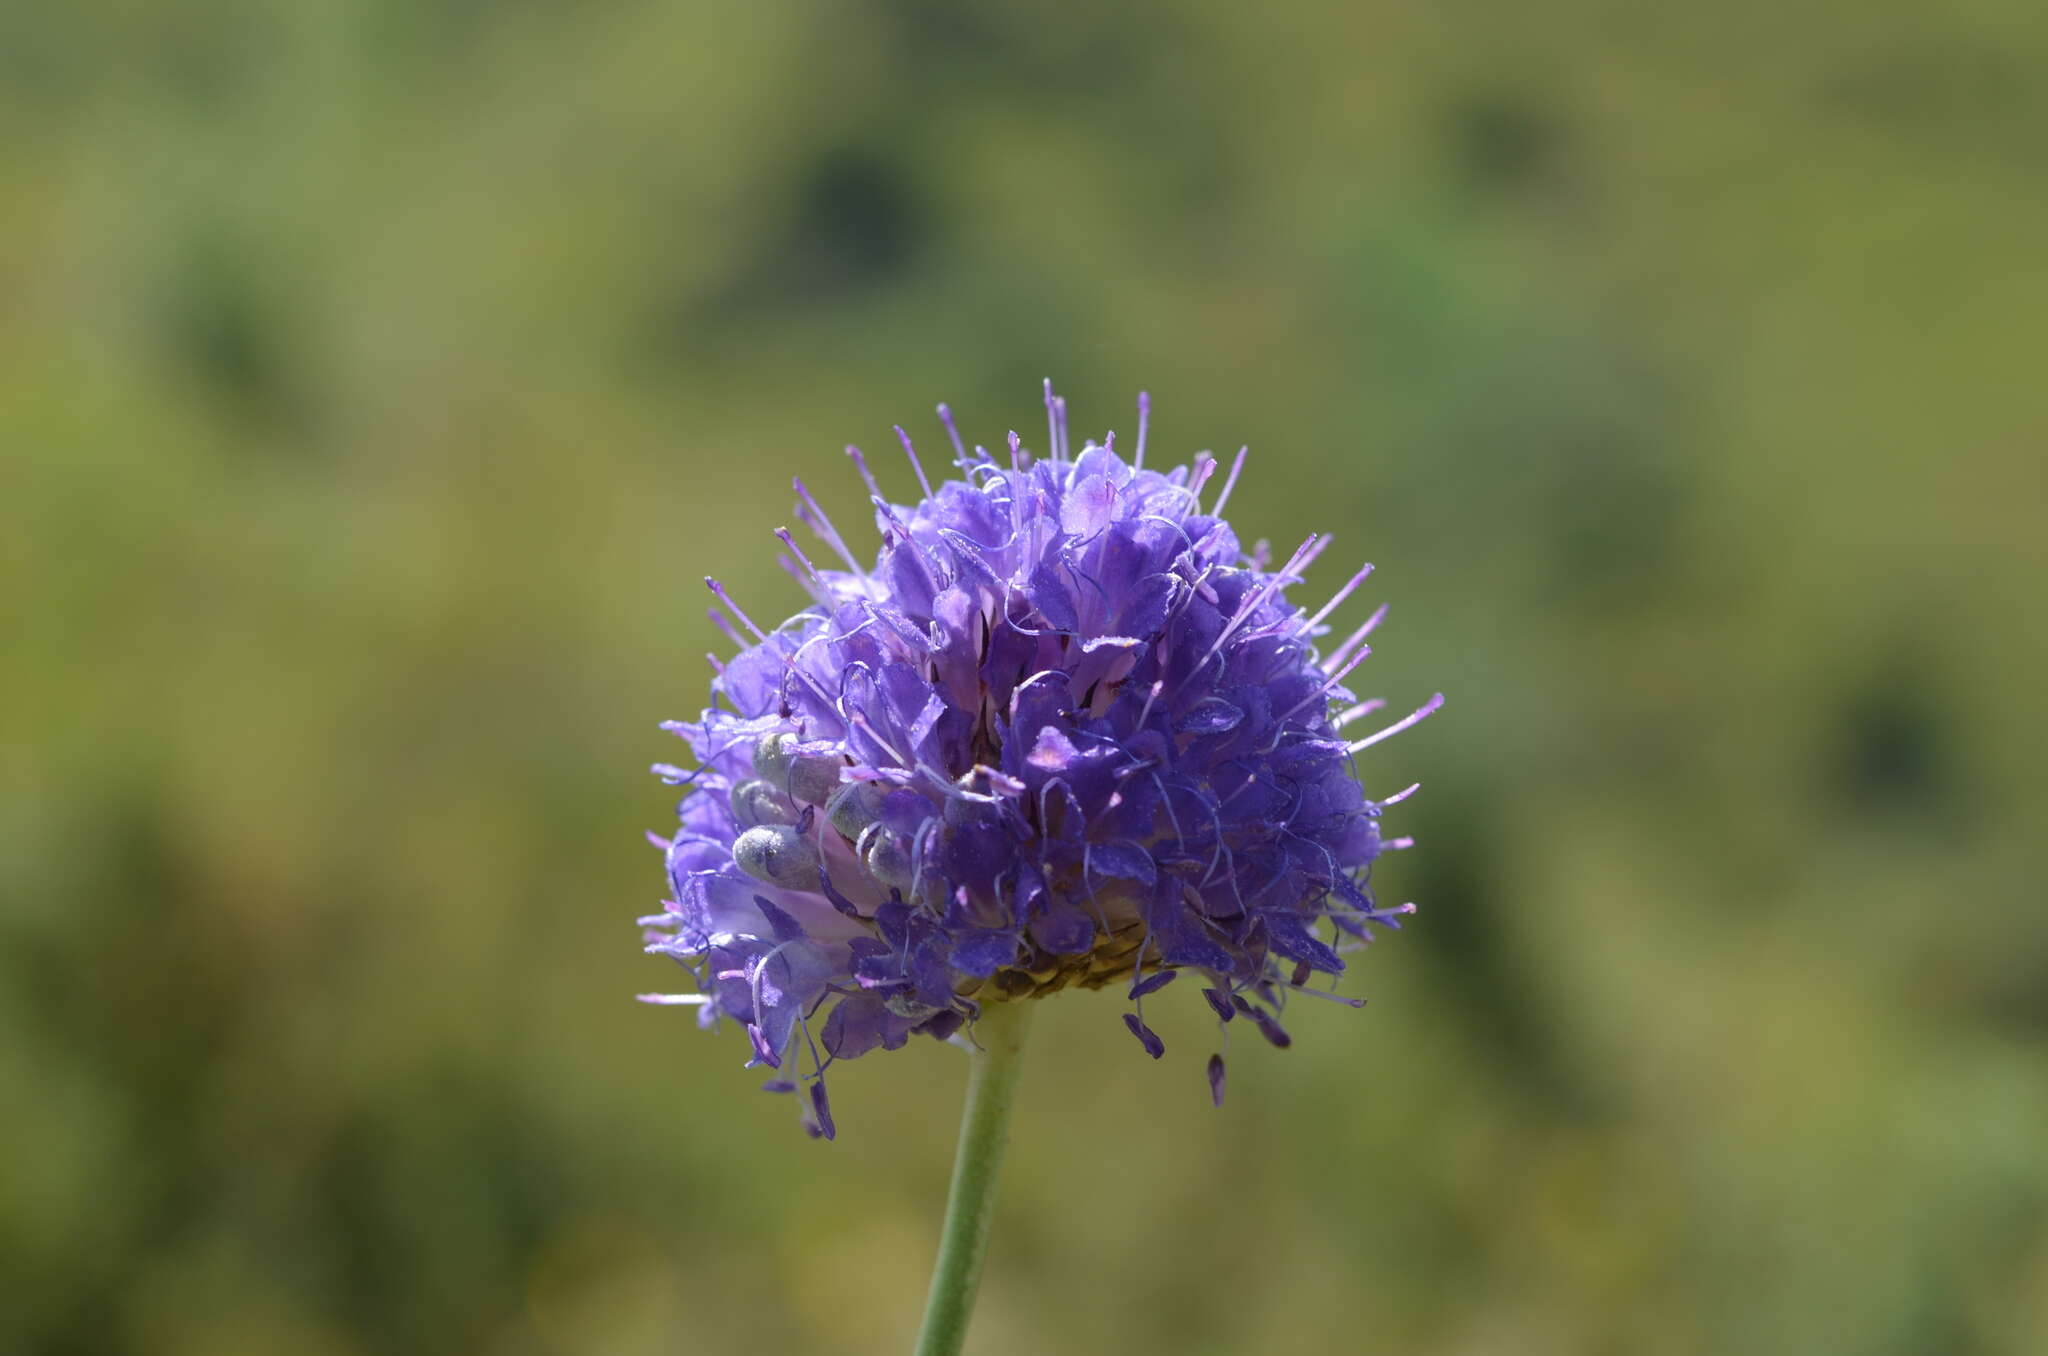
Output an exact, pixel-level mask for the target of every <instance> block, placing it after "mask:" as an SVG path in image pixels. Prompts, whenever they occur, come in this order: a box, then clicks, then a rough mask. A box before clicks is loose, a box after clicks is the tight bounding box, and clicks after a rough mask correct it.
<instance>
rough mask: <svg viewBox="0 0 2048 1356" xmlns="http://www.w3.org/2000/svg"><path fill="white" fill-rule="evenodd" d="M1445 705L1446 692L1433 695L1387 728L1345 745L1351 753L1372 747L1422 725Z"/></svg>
mask: <svg viewBox="0 0 2048 1356" xmlns="http://www.w3.org/2000/svg"><path fill="white" fill-rule="evenodd" d="M1443 705H1444V694H1443V693H1441V692H1439V693H1437V694H1436V695H1435V696H1434V697H1431V698H1430V699H1429V700H1428V701H1426V702H1424V703H1423V704H1422V705H1421V706H1419V707H1417V708H1416V709H1415V710H1414V711H1413V712H1411V713H1410V714H1408V715H1405V716H1403V717H1401V719H1399V720H1397V721H1395V722H1394V723H1393V724H1392V725H1389V726H1388V727H1387V728H1386V729H1384V730H1381V731H1379V732H1378V733H1377V734H1369V735H1367V736H1366V737H1365V738H1363V739H1354V740H1352V741H1351V743H1349V744H1348V745H1346V746H1345V748H1346V751H1347V752H1350V753H1357V752H1358V751H1359V750H1360V749H1369V748H1371V747H1372V746H1373V745H1375V744H1377V743H1379V742H1380V741H1381V740H1382V739H1392V738H1393V737H1394V736H1395V735H1397V734H1399V733H1401V731H1403V730H1406V729H1408V728H1410V727H1411V726H1415V725H1420V724H1421V723H1422V722H1423V721H1425V720H1427V719H1429V717H1431V716H1433V715H1435V714H1436V713H1437V712H1438V711H1440V710H1442V709H1443Z"/></svg>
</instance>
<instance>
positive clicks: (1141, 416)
mask: <svg viewBox="0 0 2048 1356" xmlns="http://www.w3.org/2000/svg"><path fill="white" fill-rule="evenodd" d="M1151 422H1152V393H1151V392H1150V391H1140V392H1138V453H1137V458H1136V460H1134V461H1133V462H1132V463H1131V467H1132V469H1134V470H1138V471H1142V470H1144V469H1145V426H1146V425H1147V424H1149V423H1151Z"/></svg>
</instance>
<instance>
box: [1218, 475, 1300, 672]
mask: <svg viewBox="0 0 2048 1356" xmlns="http://www.w3.org/2000/svg"><path fill="white" fill-rule="evenodd" d="M1209 464H1210V465H1211V466H1214V465H1215V462H1214V461H1213V460H1212V461H1211V462H1210V463H1209ZM1329 544H1330V538H1329V536H1328V535H1327V534H1325V533H1317V534H1315V535H1314V536H1311V537H1310V538H1309V539H1308V540H1307V541H1305V542H1303V543H1302V544H1301V545H1300V546H1299V547H1297V548H1296V549H1295V552H1294V554H1293V555H1291V556H1289V557H1288V558H1287V563H1286V564H1285V565H1282V566H1281V567H1280V570H1279V572H1278V573H1277V574H1274V575H1273V576H1272V577H1270V578H1269V579H1267V580H1266V582H1265V583H1263V584H1261V585H1259V587H1258V588H1256V589H1254V590H1253V591H1252V592H1251V593H1248V594H1246V595H1245V599H1244V601H1243V602H1241V603H1239V604H1238V605H1237V611H1236V612H1234V613H1232V614H1231V617H1230V620H1229V622H1228V623H1226V624H1225V625H1224V627H1223V629H1222V630H1221V631H1219V632H1217V633H1216V639H1215V640H1214V641H1213V642H1211V643H1210V645H1209V652H1208V653H1207V654H1205V655H1203V656H1202V663H1203V664H1206V663H1208V662H1209V661H1210V660H1211V659H1213V658H1214V657H1215V656H1216V652H1217V651H1219V650H1221V649H1222V648H1223V647H1224V646H1225V645H1227V644H1228V643H1229V642H1230V638H1231V637H1232V636H1234V635H1236V634H1237V632H1238V629H1239V628H1240V627H1242V626H1243V625H1244V624H1245V623H1246V622H1247V621H1250V620H1251V618H1252V615H1253V614H1254V613H1256V612H1257V611H1258V610H1259V609H1260V608H1261V607H1264V606H1265V605H1266V602H1267V600H1269V599H1270V598H1272V596H1273V595H1274V594H1276V593H1278V592H1279V591H1280V590H1281V589H1283V588H1285V587H1286V586H1287V585H1288V584H1290V583H1293V582H1294V581H1295V580H1296V579H1297V578H1298V577H1299V576H1298V575H1297V574H1296V571H1298V570H1302V569H1305V568H1307V566H1308V563H1309V562H1310V561H1312V560H1314V559H1315V558H1316V557H1317V556H1319V555H1321V554H1322V553H1323V548H1324V547H1326V546H1328V545H1329ZM1197 667H1200V666H1199V665H1197Z"/></svg>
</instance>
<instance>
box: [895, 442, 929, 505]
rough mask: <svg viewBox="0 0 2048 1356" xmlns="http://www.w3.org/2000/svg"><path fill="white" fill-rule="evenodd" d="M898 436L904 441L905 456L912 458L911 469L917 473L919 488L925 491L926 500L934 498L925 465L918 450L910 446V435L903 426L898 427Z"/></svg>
mask: <svg viewBox="0 0 2048 1356" xmlns="http://www.w3.org/2000/svg"><path fill="white" fill-rule="evenodd" d="M896 436H897V438H899V439H900V440H902V443H903V455H904V456H906V457H908V458H910V469H911V470H913V471H915V472H917V484H918V488H919V489H921V490H923V491H924V497H925V498H926V499H930V498H931V497H932V483H931V481H929V480H927V479H925V474H924V463H923V462H921V461H919V460H918V459H917V449H916V448H914V447H912V446H911V445H910V435H909V434H908V433H905V432H904V431H903V425H901V424H898V425H896Z"/></svg>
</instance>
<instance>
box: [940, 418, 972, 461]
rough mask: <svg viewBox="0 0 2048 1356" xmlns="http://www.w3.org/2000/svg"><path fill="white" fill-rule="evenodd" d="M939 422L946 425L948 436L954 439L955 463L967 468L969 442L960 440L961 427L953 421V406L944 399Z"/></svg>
mask: <svg viewBox="0 0 2048 1356" xmlns="http://www.w3.org/2000/svg"><path fill="white" fill-rule="evenodd" d="M939 422H940V423H941V424H944V425H945V426H946V436H947V437H948V438H951V439H952V440H953V463H954V464H955V465H956V466H958V467H959V468H960V469H961V470H963V471H964V470H966V469H967V444H966V443H963V442H961V441H960V428H959V425H957V424H955V423H954V422H953V410H952V407H951V406H949V405H947V404H946V402H945V401H943V400H942V401H940V402H939Z"/></svg>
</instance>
